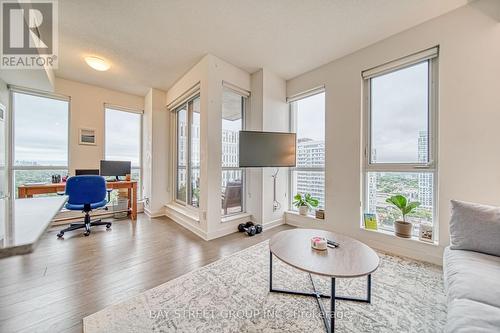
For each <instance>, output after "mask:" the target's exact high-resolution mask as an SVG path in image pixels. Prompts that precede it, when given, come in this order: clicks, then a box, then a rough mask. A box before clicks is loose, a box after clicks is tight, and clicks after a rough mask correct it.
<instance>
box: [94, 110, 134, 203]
mask: <svg viewBox="0 0 500 333" xmlns="http://www.w3.org/2000/svg"><path fill="white" fill-rule="evenodd" d="M107 109H110V110H113V111H119V112H128V113H134V114H138V115H140V116H141V117H140V124H139V126H140V142H139V166H138V167H134V166H132V165H131V170H139V184H140V185H141V186H138V189H137V191H138V193H137V201H138V202H139V201H142V200H143V199H142V194H143V193H142V187H143V184H144V183H143V180H144V179H143V161H142V157H143V151H142V150H143V141H144V112H143V111H142V110H138V109H132V108H127V107H123V106H117V105H112V104H107V103H104V109H103V110H104V112H103V117H104V135H103V139H102V144H103V149H102V151H103V159H104V160H105V159H106V110H107Z"/></svg>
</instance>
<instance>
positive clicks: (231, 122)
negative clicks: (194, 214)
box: [221, 90, 245, 215]
mask: <svg viewBox="0 0 500 333" xmlns="http://www.w3.org/2000/svg"><path fill="white" fill-rule="evenodd" d="M244 107H245V97H243V96H241V95H239V94H237V93H235V92H233V91H230V90H224V92H223V98H222V133H221V135H222V154H221V155H222V159H221V163H222V184H221V185H222V188H221V190H222V215H230V214H234V213H239V212H242V211H243V193H244V170H242V169H234V168H237V167H238V166H239V135H240V133H239V132H240V130H242V129H243V116H244Z"/></svg>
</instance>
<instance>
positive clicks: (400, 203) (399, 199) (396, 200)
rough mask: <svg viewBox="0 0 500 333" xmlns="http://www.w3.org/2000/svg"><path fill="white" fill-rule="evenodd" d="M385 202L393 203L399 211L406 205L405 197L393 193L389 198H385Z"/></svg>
mask: <svg viewBox="0 0 500 333" xmlns="http://www.w3.org/2000/svg"><path fill="white" fill-rule="evenodd" d="M385 202H387V203H390V204H393V205H394V206H396V207H397V208H399V209H400V210H401V211H403V209H404V207H406V202H407V200H406V198H405V197H404V196H402V195H401V194H397V195H393V196H392V197H390V198H387V199H386V200H385Z"/></svg>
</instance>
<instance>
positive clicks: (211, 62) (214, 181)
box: [166, 54, 250, 239]
mask: <svg viewBox="0 0 500 333" xmlns="http://www.w3.org/2000/svg"><path fill="white" fill-rule="evenodd" d="M223 81H225V82H228V83H230V84H232V85H235V86H237V87H239V88H241V89H244V90H250V74H249V73H247V72H245V71H243V70H241V69H239V68H237V67H235V66H233V65H231V64H229V63H227V62H225V61H223V60H221V59H219V58H217V57H215V56H213V55H210V54H209V55H206V56H205V57H203V59H201V60H200V62H199V63H198V64H196V65H195V66H194V67H193V68H192V69H191V70H190V71H189V72H188V73H186V74H185V75H184V76H183V77H182V78H181V79H180V80H179V81H177V83H176V84H175V85H174V86H173V87H172V88H171V89H169V91H168V92H167V101H166V104H167V105H168V104H170V103H171V102H172V101H174V100H175V99H177V98H178V97H179V96H182V94H183V93H185V92H186V91H187V90H188V89H190V88H191V87H193V86H194V85H196V84H197V83H200V122H201V126H200V151H201V156H200V162H201V167H200V207H199V209H198V210H190V209H189V208H183V207H179V206H178V205H176V204H175V203H171V204H170V205H168V206H167V209H166V213H167V215H168V216H169V217H171V218H172V219H174V220H175V221H176V222H178V223H180V224H182V225H184V226H185V227H186V228H188V229H190V230H192V231H193V232H195V233H196V234H197V235H199V236H201V237H202V238H205V239H213V238H216V237H220V236H223V235H225V234H228V233H232V232H234V231H235V230H236V225H235V223H236V222H235V221H232V222H222V216H221V191H220V188H221V182H222V169H221V153H222V151H221V150H222V149H221V147H222V137H221V131H222V121H221V119H222V118H221V117H222V114H221V112H222V92H223V86H222V82H223ZM170 156H171V158H172V159H173V155H170ZM173 176H174V174H173V173H172V172H171V173H170V177H172V181H171V184H172V187H173V184H174V183H175V182H174V180H173ZM172 200H173V198H172ZM238 222H239V221H238Z"/></svg>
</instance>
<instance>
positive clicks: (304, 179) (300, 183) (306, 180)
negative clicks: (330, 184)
mask: <svg viewBox="0 0 500 333" xmlns="http://www.w3.org/2000/svg"><path fill="white" fill-rule="evenodd" d="M292 193H293V195H295V194H297V193H300V194H306V193H310V194H311V195H312V196H313V197H314V198H316V199H318V200H319V205H318V208H321V209H324V208H325V172H324V171H296V170H295V171H292ZM292 199H293V197H292ZM292 209H293V210H297V208H296V207H292ZM311 213H312V212H311Z"/></svg>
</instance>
